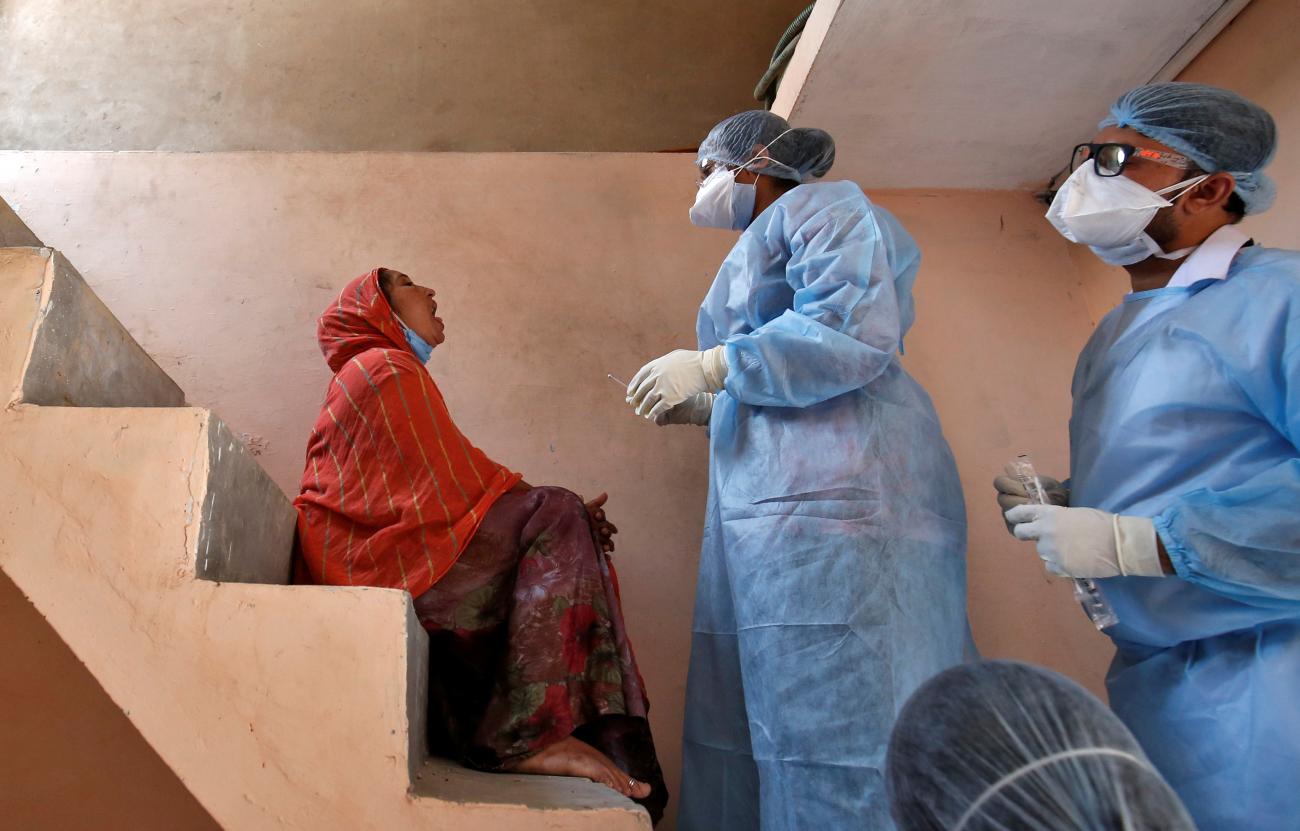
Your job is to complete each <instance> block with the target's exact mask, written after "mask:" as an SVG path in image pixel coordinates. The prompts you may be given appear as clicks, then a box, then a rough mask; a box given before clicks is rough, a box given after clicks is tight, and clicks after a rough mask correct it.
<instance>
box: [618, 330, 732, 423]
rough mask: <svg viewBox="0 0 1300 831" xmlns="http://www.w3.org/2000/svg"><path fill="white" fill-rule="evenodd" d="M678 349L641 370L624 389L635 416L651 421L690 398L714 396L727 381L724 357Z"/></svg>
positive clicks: (720, 350) (712, 352) (719, 352)
mask: <svg viewBox="0 0 1300 831" xmlns="http://www.w3.org/2000/svg"><path fill="white" fill-rule="evenodd" d="M723 349H724V347H721V346H716V347H714V348H713V349H710V350H708V351H707V352H696V351H694V350H690V349H678V350H675V351H673V352H669V353H668V354H667V355H664V356H663V357H662V358H656V359H654V360H653V361H651V362H650V363H648V364H646V365H645V366H643V367H641V371H640V372H638V373H637V374H636V375H635V376H633V378H632V383H630V384H628V385H627V401H628V403H629V404H631V405H632V408H633V409H634V410H636V414H637V415H639V416H645V417H646V418H655V417H657V416H658V415H659V414H660V413H664V412H667V411H668V410H670V409H672V408H673V407H675V406H677V405H678V404H680V403H682V402H683V401H685V400H686V399H688V398H690V397H691V396H693V395H697V394H699V393H701V392H717V391H718V390H720V389H722V385H723V382H724V381H725V380H726V378H727V353H726V352H724V351H723Z"/></svg>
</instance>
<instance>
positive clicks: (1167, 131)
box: [1100, 81, 1277, 214]
mask: <svg viewBox="0 0 1300 831" xmlns="http://www.w3.org/2000/svg"><path fill="white" fill-rule="evenodd" d="M1100 126H1102V127H1110V126H1115V127H1131V128H1132V129H1134V130H1137V131H1138V132H1139V133H1141V134H1142V135H1144V136H1148V137H1150V138H1153V139H1155V140H1156V141H1158V142H1160V143H1161V144H1165V145H1168V146H1169V147H1172V148H1173V149H1174V150H1177V151H1178V152H1179V153H1182V154H1183V155H1184V156H1187V157H1188V158H1189V159H1191V160H1192V161H1194V162H1196V165H1197V167H1199V168H1201V170H1203V171H1205V172H1206V173H1218V172H1220V171H1222V172H1225V173H1231V174H1232V177H1233V178H1234V179H1236V180H1237V191H1236V192H1237V194H1238V195H1239V196H1240V197H1241V201H1242V202H1244V203H1245V205H1246V213H1250V214H1257V213H1259V212H1260V211H1264V210H1267V209H1268V207H1269V206H1270V205H1272V204H1273V196H1274V193H1275V190H1276V188H1275V186H1274V184H1273V180H1272V179H1271V178H1269V177H1268V176H1267V175H1265V174H1264V173H1263V172H1262V171H1263V168H1264V166H1265V165H1267V164H1268V163H1269V161H1271V160H1272V158H1273V152H1274V151H1275V150H1276V149H1277V127H1276V126H1275V125H1274V124H1273V117H1272V116H1271V115H1269V114H1268V111H1267V110H1265V109H1264V108H1263V107H1261V106H1259V105H1258V104H1255V103H1253V102H1251V101H1248V100H1246V99H1245V98H1243V97H1241V96H1240V95H1238V94H1237V93H1235V92H1232V91H1230V90H1226V89H1221V88H1220V87H1212V86H1207V85H1205V84H1188V83H1183V82H1179V81H1167V82H1164V83H1159V84H1147V85H1145V86H1141V87H1137V88H1136V89H1131V90H1129V91H1128V92H1126V93H1124V94H1123V95H1121V96H1120V97H1119V100H1118V101H1116V102H1115V103H1114V104H1113V105H1112V106H1111V108H1110V116H1109V117H1107V118H1105V119H1103V120H1102V122H1101V124H1100Z"/></svg>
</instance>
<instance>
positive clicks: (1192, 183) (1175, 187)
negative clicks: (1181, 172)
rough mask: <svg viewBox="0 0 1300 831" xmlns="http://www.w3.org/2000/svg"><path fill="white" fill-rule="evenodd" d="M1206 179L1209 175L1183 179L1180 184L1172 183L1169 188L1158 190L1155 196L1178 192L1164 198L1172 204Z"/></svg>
mask: <svg viewBox="0 0 1300 831" xmlns="http://www.w3.org/2000/svg"><path fill="white" fill-rule="evenodd" d="M1208 178H1210V174H1209V173H1202V174H1201V175H1200V176H1197V177H1195V178H1192V179H1184V180H1183V181H1181V182H1174V183H1173V184H1172V185H1170V186H1169V187H1167V188H1161V189H1160V190H1158V191H1156V192H1155V194H1156V196H1164V195H1165V194H1166V193H1171V192H1173V191H1178V193H1176V194H1174V195H1173V196H1172V197H1165V198H1166V199H1168V200H1169V201H1170V202H1173V201H1174V200H1175V199H1177V198H1178V197H1180V196H1182V195H1183V194H1184V193H1187V192H1188V191H1189V190H1191V189H1192V188H1194V187H1196V186H1197V185H1199V184H1200V183H1201V182H1204V181H1205V180H1206V179H1208Z"/></svg>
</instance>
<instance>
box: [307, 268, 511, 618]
mask: <svg viewBox="0 0 1300 831" xmlns="http://www.w3.org/2000/svg"><path fill="white" fill-rule="evenodd" d="M317 338H318V339H319V341H320V347H321V351H322V352H324V353H325V360H326V361H327V362H328V363H329V366H330V369H332V370H333V371H334V379H333V380H332V381H330V385H329V389H328V390H327V391H326V393H325V404H324V406H323V407H322V408H321V414H320V418H319V419H317V421H316V427H315V429H314V430H312V434H311V439H310V440H309V441H308V443H307V469H306V470H305V471H304V472H303V476H302V492H301V493H300V494H299V495H298V498H297V499H296V500H294V507H296V508H297V509H298V542H299V551H300V562H299V567H300V573H301V569H302V568H305V569H306V571H307V573H308V575H309V579H310V581H311V582H314V583H325V584H329V585H337V586H383V587H386V588H394V589H406V590H407V591H409V592H410V593H411V594H412V596H415V597H418V596H419V595H421V594H423V593H424V592H425V591H426V590H427V589H428V588H429V587H430V586H432V585H433V584H434V583H435V582H436V581H437V580H438V579H439V578H440V577H442V575H443V574H445V573H446V572H447V570H448V569H449V568H451V566H452V564H453V563H455V562H456V558H457V557H459V556H460V554H461V552H462V551H464V550H465V546H466V544H467V543H468V542H469V539H470V537H472V536H473V535H474V532H475V531H476V530H477V529H478V526H479V523H480V522H481V521H482V519H483V515H484V513H485V512H486V511H487V510H488V509H489V508H490V507H492V504H493V503H494V502H495V501H496V500H497V498H498V497H500V496H501V494H503V493H505V492H506V491H508V490H510V488H512V487H514V485H515V484H516V483H517V482H518V481H519V478H520V477H519V475H518V474H516V473H512V472H511V471H509V470H507V469H506V468H504V467H502V466H501V465H499V464H497V463H496V462H494V461H492V460H491V459H489V458H488V457H487V456H486V455H484V453H483V451H481V450H479V449H478V448H477V447H475V446H474V445H473V444H471V443H470V442H469V440H468V439H466V438H465V436H464V435H462V434H461V432H460V430H458V429H457V428H456V424H455V423H454V422H453V421H452V420H451V414H450V413H448V412H447V405H446V403H445V402H444V401H443V398H442V394H441V393H440V392H439V391H438V386H437V385H436V384H434V382H433V379H432V378H431V377H430V376H429V373H428V371H427V370H426V369H425V368H424V365H423V364H421V363H420V361H419V360H418V359H417V358H416V357H415V354H414V352H412V351H411V349H410V347H409V346H408V345H407V343H406V338H405V337H404V336H403V334H402V330H401V327H400V326H399V325H398V324H397V322H396V320H395V319H394V317H393V312H392V309H391V308H390V307H389V305H388V300H387V299H386V298H385V297H384V294H383V292H382V291H380V288H379V270H378V269H376V270H374V271H372V272H370V273H369V274H365V275H363V276H361V277H358V278H357V279H355V280H353V281H352V282H351V283H349V284H348V285H347V287H346V288H344V289H343V291H342V293H341V294H339V296H338V299H337V300H335V301H334V303H333V304H331V305H330V307H329V308H328V309H326V310H325V312H324V314H322V315H321V317H320V322H319V325H318V327H317Z"/></svg>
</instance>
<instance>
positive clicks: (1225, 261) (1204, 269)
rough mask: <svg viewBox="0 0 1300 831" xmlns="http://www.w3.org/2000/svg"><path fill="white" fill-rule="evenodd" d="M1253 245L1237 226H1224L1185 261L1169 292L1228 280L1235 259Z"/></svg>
mask: <svg viewBox="0 0 1300 831" xmlns="http://www.w3.org/2000/svg"><path fill="white" fill-rule="evenodd" d="M1249 241H1250V237H1249V236H1247V235H1246V234H1245V233H1244V232H1243V231H1242V230H1241V229H1239V228H1238V227H1237V226H1235V225H1224V226H1223V227H1222V228H1220V229H1219V230H1217V231H1215V232H1214V233H1213V234H1210V235H1209V236H1208V237H1206V238H1205V242H1203V243H1201V244H1200V245H1198V246H1197V247H1196V250H1195V251H1193V252H1192V253H1191V254H1189V255H1188V256H1187V259H1185V260H1183V264H1182V265H1180V266H1178V270H1177V271H1175V272H1174V276H1173V277H1172V278H1171V279H1170V280H1169V288H1173V287H1175V286H1190V285H1192V284H1193V283H1199V282H1201V281H1202V280H1222V279H1223V278H1225V277H1227V276H1228V267H1229V266H1231V265H1232V259H1233V257H1236V256H1237V252H1238V251H1240V250H1241V247H1242V246H1243V245H1245V244H1246V243H1247V242H1249Z"/></svg>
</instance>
